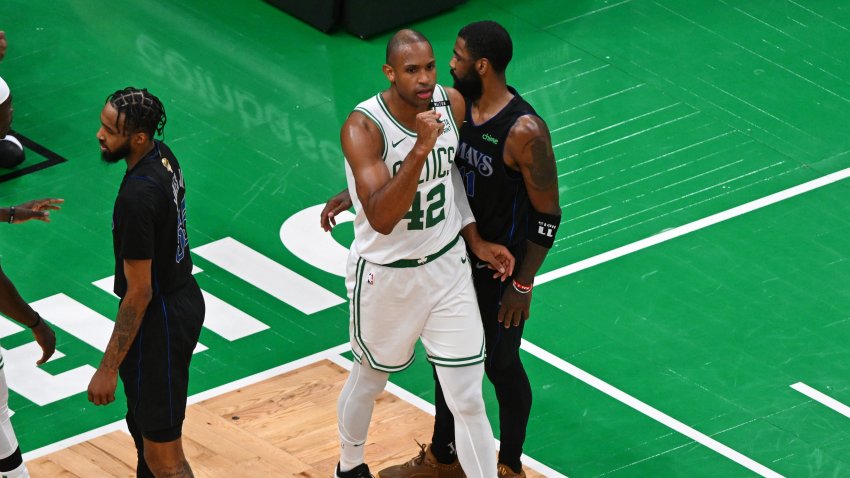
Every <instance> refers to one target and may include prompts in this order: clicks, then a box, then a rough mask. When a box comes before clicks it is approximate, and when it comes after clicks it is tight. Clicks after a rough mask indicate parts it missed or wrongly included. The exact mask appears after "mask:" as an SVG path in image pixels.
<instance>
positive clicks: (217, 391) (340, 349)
mask: <svg viewBox="0 0 850 478" xmlns="http://www.w3.org/2000/svg"><path fill="white" fill-rule="evenodd" d="M349 350H351V345H350V344H348V343H344V344H340V345H337V346H336V347H332V348H329V349H327V350H323V351H321V352H317V353H315V354H313V355H308V356H307V357H304V358H301V359H298V360H294V361H292V362H289V363H286V364H283V365H280V366H278V367H275V368H272V369H269V370H265V371H263V372H260V373H256V374H254V375H251V376H248V377H245V378H243V379H240V380H236V381H235V382H230V383H226V384H224V385H221V386H219V387H216V388H212V389H209V390H207V391H205V392H201V393H197V394H195V395H192V396H191V397H189V399H188V400H187V406H189V405H193V404H195V403H198V402H202V401H204V400H208V399H210V398H213V397H217V396H219V395H224V394H225V393H229V392H232V391H234V390H238V389H240V388H243V387H247V386H249V385H254V384H256V383H259V382H262V381H263V380H267V379H269V378H272V377H276V376H278V375H283V374H285V373H288V372H291V371H293V370H297V369H299V368H303V367H306V366H308V365H312V364H314V363H316V362H319V361H321V360H328V361H330V362H333V363H335V364H337V365H339V366H340V367H342V368H344V369H346V370H351V364H352V362H351V361H350V360H348V359H346V358H344V357H342V356H341V355H340V354H343V353H346V352H348V351H349ZM386 389H387V391H389V392H390V393H392V394H393V395H395V396H397V397H399V398H401V399H402V400H404V401H406V402H408V403H410V404H411V405H413V406H415V407H416V408H419V409H420V410H424V411H425V412H426V413H428V414H429V415H434V405H431V404H430V403H428V402H426V401H425V400H423V399H421V398H419V397H418V396H416V395H414V394H412V393H410V392H408V391H407V390H405V389H403V388H401V387H399V386H398V385H395V384H394V383H392V382H388V383H387V388H386ZM116 430H121V431H123V432H125V433H128V432H127V425H126V422H124V420H119V421H117V422H113V423H109V424H107V425H104V426H102V427H100V428H95V429H94V430H89V431H87V432H84V433H81V434H79V435H76V436H73V437H70V438H66V439H64V440H61V441H58V442H56V443H51V444H50V445H45V446H43V447H41V448H39V449H36V450H33V451H31V452H27V453H24V461H32V460H35V459H38V458H41V457H42V456H45V455H49V454H51V453H54V452H57V451H60V450H64V449H65V448H69V447H72V446H74V445H77V444H80V443H83V442H86V441H89V440H93V439H95V438H97V437H99V436H102V435H106V434H109V433H112V432H114V431H116ZM496 443H498V440H497V441H496ZM522 462H523V464H525V465H527V466H528V467H529V468H531V469H533V470H535V471H537V472H538V473H541V474H543V475H544V476H547V477H556V478H557V477H564V478H566V475H563V474H561V473H558V472H557V471H555V470H553V469H551V468H549V467H548V466H546V465H544V464H542V463H540V462H538V461H537V460H534V459H533V458H529V457H528V456H526V455H522Z"/></svg>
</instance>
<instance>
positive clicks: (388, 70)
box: [382, 63, 395, 83]
mask: <svg viewBox="0 0 850 478" xmlns="http://www.w3.org/2000/svg"><path fill="white" fill-rule="evenodd" d="M382 70H383V71H384V76H386V77H387V80H389V81H390V83H395V70H393V67H391V66H390V65H387V64H386V63H385V64H384V66H383V68H382Z"/></svg>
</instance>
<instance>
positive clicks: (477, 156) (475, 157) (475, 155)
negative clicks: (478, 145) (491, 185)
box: [457, 142, 493, 176]
mask: <svg viewBox="0 0 850 478" xmlns="http://www.w3.org/2000/svg"><path fill="white" fill-rule="evenodd" d="M459 147H460V152H459V153H458V155H457V160H458V161H460V160H465V162H466V165H467V166H469V167H472V168H475V169H477V170H478V174H480V175H482V176H490V175H492V174H493V158H492V157H491V156H489V155H486V154H484V153H482V152H480V151H478V150H477V149H475V148H473V147H472V146H470V145H468V144H467V143H466V142H462V143H460V146H459Z"/></svg>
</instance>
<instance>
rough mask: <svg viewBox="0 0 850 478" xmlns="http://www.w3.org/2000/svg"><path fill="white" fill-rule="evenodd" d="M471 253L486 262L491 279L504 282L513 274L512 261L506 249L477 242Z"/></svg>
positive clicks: (512, 258) (486, 242)
mask: <svg viewBox="0 0 850 478" xmlns="http://www.w3.org/2000/svg"><path fill="white" fill-rule="evenodd" d="M471 247H472V253H473V254H475V255H476V256H477V257H478V258H479V259H481V260H482V261H484V262H486V263H487V264H488V265H487V268H489V269H491V270H493V278H494V279H499V280H501V281H502V282H504V281H505V280H506V279H507V278H508V277H510V276H511V275H512V274H513V273H514V264H515V262H516V259H514V256H513V254H511V251H509V250H508V248H507V247H505V246H503V245H501V244H496V243H495V242H489V241H479V242H476V243H474V244H473V245H472V246H471Z"/></svg>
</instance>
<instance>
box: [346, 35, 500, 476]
mask: <svg viewBox="0 0 850 478" xmlns="http://www.w3.org/2000/svg"><path fill="white" fill-rule="evenodd" d="M386 61H387V63H386V64H385V65H384V67H383V71H384V74H385V75H386V77H387V79H388V80H389V82H390V87H389V88H388V89H387V90H384V91H383V92H381V93H379V94H377V95H376V96H374V97H372V98H370V99H368V100H366V101H364V102H362V103H360V104H359V105H358V106H357V108H355V110H354V111H353V112H352V113H351V115H350V116H349V117H348V119H347V120H346V122H345V124H344V125H343V127H342V132H341V141H342V150H343V153H344V154H345V159H346V177H347V180H348V189H349V191H352V192H353V193H355V194H352V201H353V204H354V210H355V219H354V243H353V244H352V247H351V253H350V256H349V262H348V269H347V279H346V285H347V287H348V296H349V299H350V312H351V325H350V332H351V343H352V350H353V352H354V356H355V358H356V362H355V364H354V367H353V368H352V371H351V374H350V375H349V377H348V380H347V382H346V384H345V386H344V387H343V390H342V392H341V394H340V397H339V401H338V404H337V413H338V418H339V433H340V441H341V453H340V461H339V464H338V465H337V468H336V476H337V477H339V478H348V477H357V478H366V477H369V476H371V475H370V473H369V467H368V466H367V465H366V464H365V461H364V453H363V445H364V444H365V442H366V434H367V432H368V429H369V422H370V420H371V417H372V410H373V408H374V403H375V399H376V398H377V396H378V394H380V393H381V391H382V390H383V389H384V387H385V385H386V383H387V378H388V376H389V373H390V372H396V371H400V370H403V369H405V368H406V367H407V366H408V365H410V363H411V362H412V361H413V349H414V345H415V343H416V340H417V339H421V340H422V343H423V345H424V346H425V349H426V351H427V353H428V360H430V361H431V362H433V363H434V364H435V365H436V369H437V373H438V374H439V377H440V382H441V383H442V385H443V391H444V393H445V394H446V397H447V402H448V404H449V407H450V408H451V411H452V414H453V415H454V418H455V426H456V427H457V428H456V429H457V432H456V435H457V438H456V446H457V454H458V457H459V461H460V463H461V466H462V467H463V470H464V472H465V473H466V475H467V476H469V477H487V478H493V477H495V476H496V452H495V444H494V440H493V433H492V430H491V428H490V423H489V422H488V420H487V415H486V414H485V412H484V401H483V398H482V395H481V383H482V377H483V374H484V365H483V360H484V341H483V340H484V336H483V327H482V325H481V318H480V315H479V312H478V304H477V302H476V297H475V291H474V289H473V286H472V279H471V269H470V264H469V260H468V258H467V256H466V251H465V244H464V241H463V239H461V238H460V237H459V236H458V234H459V232H460V230H461V227H462V225H463V224H462V219H461V212H460V210H459V207H463V206H464V205H465V206H466V208H467V209H468V204H465V203H466V198H465V195H464V194H457V196H460V197H459V198H457V199H458V200H460V201H461V203H460V205H458V204H456V203H455V201H456V197H455V196H456V194H455V187H456V185H457V184H459V182H455V183H453V176H454V174H456V173H454V174H453V173H452V171H453V170H454V169H455V168H453V166H452V163H453V161H454V157H455V151H456V149H457V144H458V126H459V125H460V124H462V122H463V115H464V111H465V107H464V106H465V105H464V101H463V98H462V97H461V95H460V94H459V93H458V92H457V91H455V90H453V89H451V88H443V87H442V86H440V85H438V84H437V73H436V65H435V59H434V53H433V50H432V48H431V44H430V43H429V42H428V40H427V39H425V37H424V36H422V34H420V33H418V32H415V31H412V30H402V31H400V32H398V33H397V34H395V35H394V36H393V37H392V39H391V40H390V41H389V43H388V45H387V59H386ZM455 179H457V178H455ZM466 216H467V215H466V214H464V217H466ZM469 216H471V213H470V214H469ZM470 221H471V219H470ZM467 233H468V228H466V229H464V234H465V237H466V234H467ZM468 238H469V239H470V240H471V242H470V243H471V244H472V247H473V249H476V248H477V247H483V248H485V249H487V250H488V251H489V255H488V257H489V258H490V259H491V264H492V265H493V267H494V268H495V269H497V270H498V271H499V272H500V273H502V274H504V275H505V277H507V275H509V273H510V272H511V271H510V270H508V269H512V268H513V258H512V256H510V254H509V253H508V251H507V250H506V249H499V248H501V246H498V245H495V244H490V243H483V241H480V236H479V237H478V238H477V239H476V238H475V237H474V236H470V237H468ZM482 244H483V245H482Z"/></svg>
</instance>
